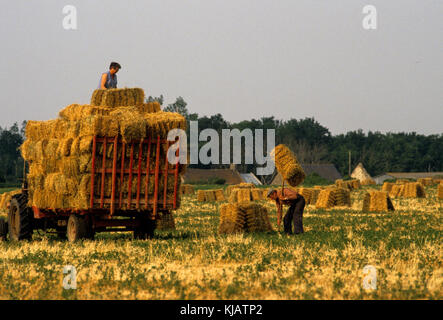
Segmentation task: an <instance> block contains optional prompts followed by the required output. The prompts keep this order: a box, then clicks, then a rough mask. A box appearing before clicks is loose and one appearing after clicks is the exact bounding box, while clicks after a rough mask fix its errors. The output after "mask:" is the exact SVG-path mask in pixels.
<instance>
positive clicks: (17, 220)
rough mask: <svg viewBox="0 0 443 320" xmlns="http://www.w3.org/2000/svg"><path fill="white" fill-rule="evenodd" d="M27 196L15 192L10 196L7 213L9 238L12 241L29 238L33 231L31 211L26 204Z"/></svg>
mask: <svg viewBox="0 0 443 320" xmlns="http://www.w3.org/2000/svg"><path fill="white" fill-rule="evenodd" d="M27 203H28V197H27V196H26V195H24V194H17V195H15V196H13V197H12V199H11V205H10V207H9V213H8V226H9V228H8V229H9V239H10V240H12V241H19V240H30V239H31V238H32V232H33V226H32V224H33V219H34V217H33V216H32V211H31V209H30V208H28V206H27Z"/></svg>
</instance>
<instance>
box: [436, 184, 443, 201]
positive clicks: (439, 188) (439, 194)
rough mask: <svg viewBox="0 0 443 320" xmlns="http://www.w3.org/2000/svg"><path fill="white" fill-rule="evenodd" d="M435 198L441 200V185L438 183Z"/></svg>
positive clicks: (442, 188) (442, 193)
mask: <svg viewBox="0 0 443 320" xmlns="http://www.w3.org/2000/svg"><path fill="white" fill-rule="evenodd" d="M437 198H438V199H443V183H440V184H439V185H438V186H437Z"/></svg>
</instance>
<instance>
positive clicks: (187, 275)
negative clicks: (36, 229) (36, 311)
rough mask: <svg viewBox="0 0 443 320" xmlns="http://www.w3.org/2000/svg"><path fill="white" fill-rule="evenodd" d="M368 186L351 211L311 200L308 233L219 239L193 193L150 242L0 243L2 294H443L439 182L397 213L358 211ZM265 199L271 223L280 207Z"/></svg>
mask: <svg viewBox="0 0 443 320" xmlns="http://www.w3.org/2000/svg"><path fill="white" fill-rule="evenodd" d="M369 188H373V187H363V188H362V189H359V190H357V191H353V192H352V202H353V206H352V207H351V208H346V207H342V208H334V209H332V210H317V209H315V207H314V206H311V205H309V206H307V207H306V209H305V214H304V220H303V222H304V228H305V234H303V235H296V236H285V235H283V234H281V233H280V232H272V233H266V234H264V233H262V234H247V235H228V236H225V235H223V236H220V235H217V227H218V223H219V207H220V205H221V203H216V202H214V203H204V204H202V203H198V202H197V201H196V196H187V197H185V198H184V201H183V202H182V207H181V209H180V210H178V211H177V213H176V214H175V220H176V227H177V230H176V231H169V232H168V231H156V236H155V239H153V240H148V241H134V240H132V234H131V233H113V234H98V235H97V236H96V240H95V241H89V240H88V241H83V242H79V243H76V244H71V243H68V242H66V241H63V240H58V239H57V237H56V236H55V235H44V234H38V233H35V234H34V237H33V241H32V242H19V243H11V242H0V299H442V298H443V292H442V288H443V267H442V259H441V252H442V241H441V240H442V237H441V231H442V224H441V221H442V219H441V218H442V213H443V206H442V202H441V201H440V202H439V200H438V199H436V187H427V188H426V192H427V198H426V199H393V204H394V206H395V209H396V211H395V212H389V213H362V212H361V206H362V201H363V192H364V190H367V189H369ZM377 188H379V187H377ZM261 203H263V204H265V205H266V206H267V208H268V210H269V211H270V216H271V223H272V225H273V226H274V228H275V225H276V214H275V208H274V207H275V206H274V205H273V203H271V202H266V201H261ZM66 265H73V266H75V267H76V269H77V289H76V290H65V289H63V286H62V282H63V278H64V276H65V275H64V274H63V267H64V266H66ZM366 265H373V266H375V267H376V269H377V288H376V289H375V290H364V289H363V287H362V280H363V277H364V274H363V268H364V266H366Z"/></svg>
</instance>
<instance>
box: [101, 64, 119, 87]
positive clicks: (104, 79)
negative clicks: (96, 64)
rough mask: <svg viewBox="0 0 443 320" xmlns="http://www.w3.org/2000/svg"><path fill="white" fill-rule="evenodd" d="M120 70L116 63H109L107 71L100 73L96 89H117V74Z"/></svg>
mask: <svg viewBox="0 0 443 320" xmlns="http://www.w3.org/2000/svg"><path fill="white" fill-rule="evenodd" d="M121 68H122V67H121V65H120V64H119V63H118V62H111V65H110V66H109V71H108V72H104V73H102V76H101V78H100V82H99V84H98V88H97V89H110V88H117V72H118V70H120V69H121Z"/></svg>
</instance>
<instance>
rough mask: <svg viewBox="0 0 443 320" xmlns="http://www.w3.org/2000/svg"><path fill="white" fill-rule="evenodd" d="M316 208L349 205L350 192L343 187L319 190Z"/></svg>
mask: <svg viewBox="0 0 443 320" xmlns="http://www.w3.org/2000/svg"><path fill="white" fill-rule="evenodd" d="M315 206H316V208H317V209H329V208H332V207H335V206H351V192H350V191H349V190H348V189H343V188H335V187H332V188H327V189H324V190H321V191H320V193H319V195H318V199H317V202H316V203H315Z"/></svg>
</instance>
